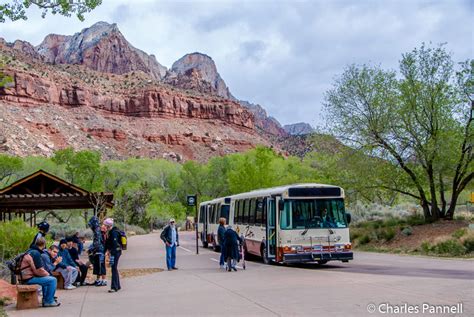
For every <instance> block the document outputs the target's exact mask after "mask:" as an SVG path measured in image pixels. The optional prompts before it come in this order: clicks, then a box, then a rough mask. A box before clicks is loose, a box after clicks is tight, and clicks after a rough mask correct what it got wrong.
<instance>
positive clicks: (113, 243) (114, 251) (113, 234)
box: [104, 218, 122, 293]
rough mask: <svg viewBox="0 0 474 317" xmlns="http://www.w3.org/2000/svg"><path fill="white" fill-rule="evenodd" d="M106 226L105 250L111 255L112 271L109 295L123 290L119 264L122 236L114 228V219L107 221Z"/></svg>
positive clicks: (105, 221)
mask: <svg viewBox="0 0 474 317" xmlns="http://www.w3.org/2000/svg"><path fill="white" fill-rule="evenodd" d="M104 225H105V226H106V227H107V240H106V242H105V249H106V250H107V252H108V253H109V262H110V267H111V269H112V281H111V283H110V289H109V293H114V292H117V291H119V290H120V289H121V288H122V287H121V286H120V275H119V272H118V262H119V259H120V256H121V255H122V243H121V241H120V239H121V234H120V231H119V230H118V229H117V227H115V226H114V220H113V219H112V218H107V219H105V220H104Z"/></svg>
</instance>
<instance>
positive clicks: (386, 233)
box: [381, 228, 395, 241]
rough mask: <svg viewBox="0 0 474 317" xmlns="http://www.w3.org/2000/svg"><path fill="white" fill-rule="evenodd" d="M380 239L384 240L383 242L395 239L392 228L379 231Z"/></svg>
mask: <svg viewBox="0 0 474 317" xmlns="http://www.w3.org/2000/svg"><path fill="white" fill-rule="evenodd" d="M381 238H382V239H384V240H385V241H390V240H392V239H393V238H395V229H393V228H387V229H385V230H382V231H381Z"/></svg>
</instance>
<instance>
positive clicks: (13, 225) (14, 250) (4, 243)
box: [0, 219, 52, 261]
mask: <svg viewBox="0 0 474 317" xmlns="http://www.w3.org/2000/svg"><path fill="white" fill-rule="evenodd" d="M36 233H37V230H36V228H31V227H30V226H28V225H27V224H26V223H25V222H23V220H21V219H15V220H12V221H7V222H4V223H0V258H1V259H0V260H2V261H3V260H7V259H11V258H13V257H14V256H15V255H17V254H18V253H21V252H25V251H26V250H28V248H29V246H30V243H31V242H32V241H33V237H34V236H35V234H36ZM46 238H47V240H48V241H47V244H48V245H49V244H50V243H52V241H51V240H50V239H48V236H46Z"/></svg>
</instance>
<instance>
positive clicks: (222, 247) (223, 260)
mask: <svg viewBox="0 0 474 317" xmlns="http://www.w3.org/2000/svg"><path fill="white" fill-rule="evenodd" d="M224 262H225V259H224V246H221V257H220V259H219V265H220V266H223V265H224Z"/></svg>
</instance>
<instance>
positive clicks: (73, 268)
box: [58, 239, 79, 289]
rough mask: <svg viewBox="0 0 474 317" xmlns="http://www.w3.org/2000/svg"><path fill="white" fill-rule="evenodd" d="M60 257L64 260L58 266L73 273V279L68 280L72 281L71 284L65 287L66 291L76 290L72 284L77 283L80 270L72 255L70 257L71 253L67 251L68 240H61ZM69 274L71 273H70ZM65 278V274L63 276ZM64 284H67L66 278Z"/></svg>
mask: <svg viewBox="0 0 474 317" xmlns="http://www.w3.org/2000/svg"><path fill="white" fill-rule="evenodd" d="M58 255H59V256H60V257H61V258H62V261H61V263H59V264H58V266H59V267H60V268H62V269H65V270H66V271H68V272H71V273H70V274H71V278H70V279H68V280H69V281H70V283H69V284H66V285H64V288H65V289H74V288H76V287H75V286H74V285H72V283H74V282H76V280H77V276H78V274H79V270H78V268H77V264H76V263H75V262H74V261H73V259H72V258H71V255H69V251H68V249H67V241H66V239H61V241H59V253H58ZM68 274H69V273H68ZM63 277H64V274H63ZM64 283H66V278H64Z"/></svg>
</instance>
